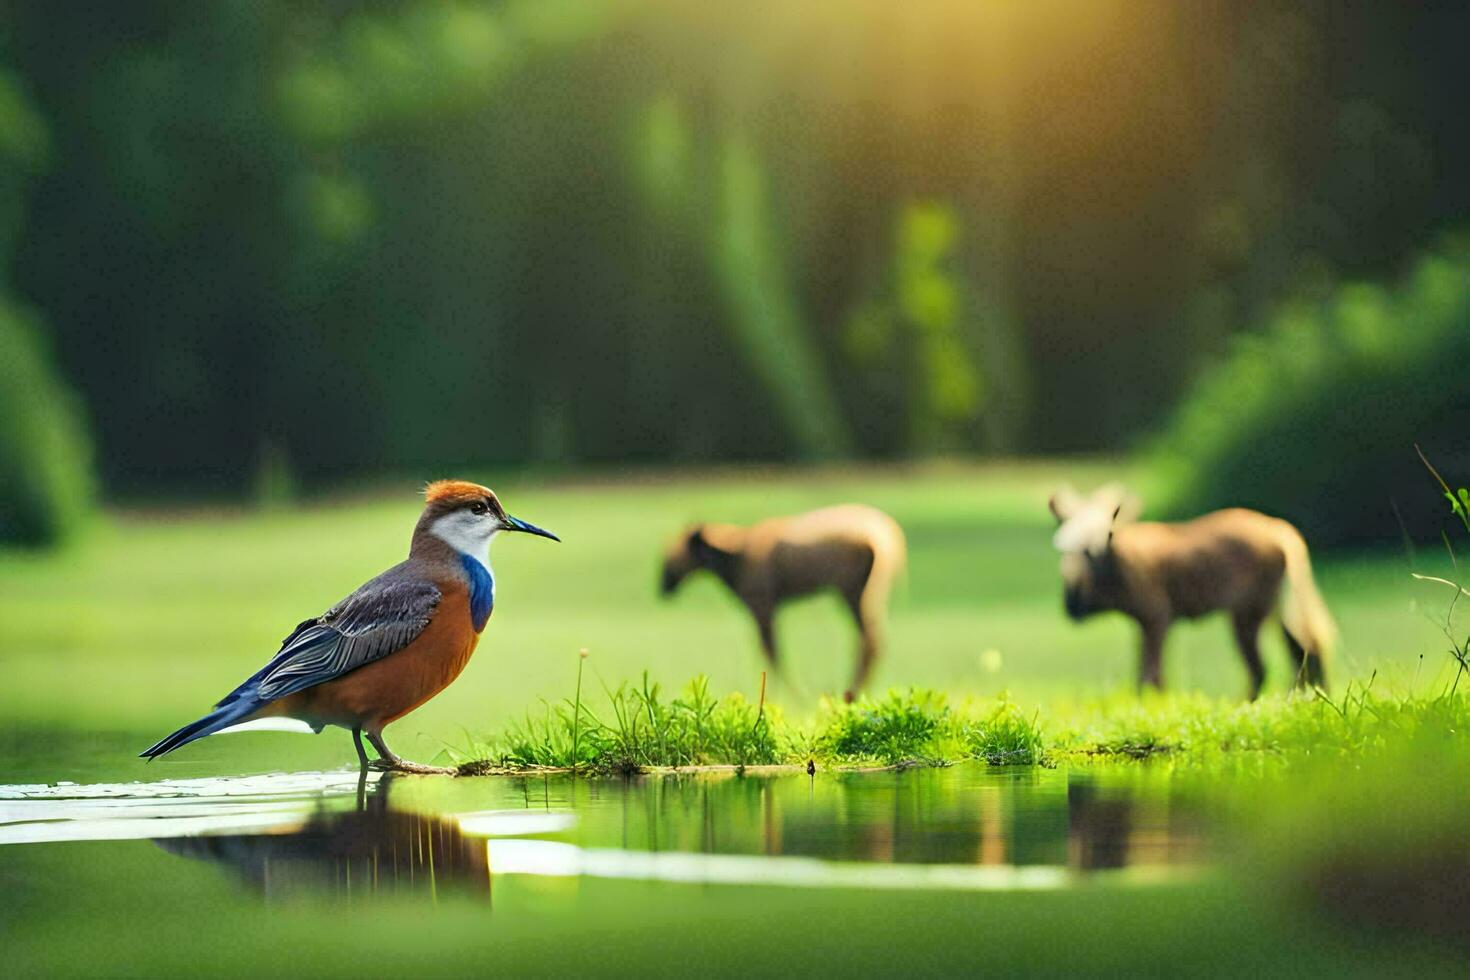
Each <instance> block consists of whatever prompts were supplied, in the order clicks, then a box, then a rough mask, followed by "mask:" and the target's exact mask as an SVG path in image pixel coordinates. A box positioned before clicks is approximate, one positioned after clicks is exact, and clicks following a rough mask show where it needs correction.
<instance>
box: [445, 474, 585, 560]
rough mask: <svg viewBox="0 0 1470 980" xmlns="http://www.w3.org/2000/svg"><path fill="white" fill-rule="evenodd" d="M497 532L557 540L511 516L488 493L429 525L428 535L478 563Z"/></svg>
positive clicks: (465, 503)
mask: <svg viewBox="0 0 1470 980" xmlns="http://www.w3.org/2000/svg"><path fill="white" fill-rule="evenodd" d="M501 531H522V532H524V533H527V534H535V535H539V536H540V537H543V538H550V539H551V540H553V541H559V540H561V539H560V538H558V537H557V536H556V535H554V534H552V533H551V532H550V531H547V530H544V529H542V528H539V527H537V526H536V525H534V524H528V523H526V522H525V521H523V520H520V519H519V518H516V517H511V516H510V515H509V514H507V513H506V512H505V508H504V507H502V506H500V501H499V500H497V499H495V496H494V495H493V494H490V493H488V491H487V495H486V496H485V497H483V498H480V499H477V500H468V501H466V502H464V503H462V504H460V505H459V506H457V507H455V508H454V509H453V510H451V511H449V512H448V513H446V514H443V515H441V516H440V517H439V518H438V519H437V520H435V521H434V523H432V524H430V525H429V533H430V534H432V535H434V536H435V537H436V538H438V539H439V540H441V541H443V542H445V543H446V544H448V545H449V546H450V547H451V548H453V549H454V550H455V551H457V552H459V553H460V554H462V555H469V556H470V557H472V558H477V559H479V560H480V562H482V563H484V562H485V561H486V557H487V556H488V554H489V552H490V542H491V541H493V540H495V535H497V534H499V533H500V532H501Z"/></svg>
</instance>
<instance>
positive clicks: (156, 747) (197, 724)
mask: <svg viewBox="0 0 1470 980" xmlns="http://www.w3.org/2000/svg"><path fill="white" fill-rule="evenodd" d="M259 707H260V705H259V704H258V703H257V702H256V701H255V700H254V699H253V698H241V699H239V700H237V701H228V702H226V703H224V704H222V705H220V706H219V707H217V708H215V709H214V710H213V711H211V712H210V713H209V714H207V715H205V716H204V717H203V718H200V719H199V720H198V721H192V722H190V723H189V724H187V725H185V726H184V727H183V728H180V729H179V730H178V731H176V732H174V733H173V734H172V735H170V736H168V737H167V738H164V739H161V740H159V741H158V742H155V743H154V744H153V745H150V746H149V747H148V748H146V749H144V750H143V751H142V752H140V753H138V757H139V758H142V759H156V758H158V757H159V756H161V755H167V754H168V753H170V752H172V751H173V750H174V749H177V748H179V747H180V746H183V745H188V744H189V743H190V742H193V741H195V740H196V739H201V738H204V737H205V736H206V735H213V734H214V733H216V732H219V731H223V730H224V729H226V728H229V727H230V726H231V725H233V724H235V723H236V722H238V721H241V720H242V719H244V718H245V717H246V716H247V715H250V714H251V713H253V712H254V711H256V710H257V709H258V708H259Z"/></svg>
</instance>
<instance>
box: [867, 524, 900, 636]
mask: <svg viewBox="0 0 1470 980" xmlns="http://www.w3.org/2000/svg"><path fill="white" fill-rule="evenodd" d="M870 543H871V545H872V548H873V567H872V568H870V569H869V570H868V581H867V583H866V584H864V586H863V594H862V599H861V606H862V615H863V621H864V622H865V623H868V624H870V627H871V628H872V629H875V630H878V631H881V630H882V629H883V626H884V623H885V621H886V620H887V613H888V595H889V593H890V592H892V590H893V583H894V581H895V580H896V579H897V578H898V577H899V575H901V574H902V573H903V570H904V564H905V563H906V562H907V560H908V544H907V543H906V542H905V541H904V537H903V528H901V527H899V526H898V522H897V521H895V520H893V519H892V518H887V519H885V520H884V521H883V522H882V523H881V524H880V525H879V526H878V527H877V528H876V529H875V530H874V532H873V535H872V540H871V542H870Z"/></svg>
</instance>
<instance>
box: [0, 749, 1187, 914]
mask: <svg viewBox="0 0 1470 980" xmlns="http://www.w3.org/2000/svg"><path fill="white" fill-rule="evenodd" d="M132 840H151V841H153V842H154V843H155V844H156V845H157V847H158V855H157V860H156V865H157V867H156V872H155V873H157V874H159V875H180V876H188V875H191V874H195V873H197V869H195V868H190V867H187V866H180V860H181V859H182V860H183V861H184V862H185V864H186V865H187V862H190V861H193V862H201V863H204V864H209V865H214V866H216V867H218V868H221V869H224V870H225V872H226V873H227V874H228V875H230V876H232V877H234V878H236V879H238V880H239V881H240V883H241V885H242V887H245V888H247V889H249V890H252V891H254V892H257V893H259V894H261V895H263V896H264V897H266V898H267V899H273V898H277V897H280V896H281V895H284V894H290V893H295V892H298V891H300V890H302V889H327V890H330V891H334V892H335V891H341V892H352V893H358V894H361V893H371V892H375V891H380V890H389V891H392V892H394V893H403V892H409V893H414V894H422V895H424V896H426V897H429V898H435V899H437V898H439V897H440V896H441V894H442V892H443V891H444V890H446V889H454V890H456V891H460V892H463V893H464V894H467V895H473V894H482V895H484V896H486V897H488V896H489V895H490V894H491V893H492V892H493V891H494V888H493V885H494V882H495V881H496V880H497V879H499V878H500V877H502V876H512V875H539V876H548V877H601V878H618V879H646V880H654V881H671V882H705V883H721V884H769V885H780V886H792V887H834V888H844V887H851V888H864V889H872V888H882V889H895V888H909V889H913V888H933V889H1051V888H1064V887H1068V886H1069V885H1071V884H1073V883H1074V882H1075V881H1076V880H1077V879H1078V877H1079V876H1082V875H1086V874H1090V873H1094V872H1120V871H1127V872H1130V873H1131V875H1132V876H1134V877H1138V878H1140V879H1148V880H1159V878H1160V877H1161V876H1162V875H1163V874H1165V873H1167V872H1169V871H1170V870H1180V869H1191V868H1196V867H1198V866H1200V865H1201V864H1202V863H1203V862H1204V861H1205V849H1204V845H1203V842H1202V838H1201V831H1200V827H1199V823H1198V819H1197V816H1196V814H1195V813H1194V812H1193V811H1192V810H1191V809H1190V808H1189V807H1187V806H1185V805H1184V804H1183V803H1181V802H1179V801H1177V800H1175V799H1174V798H1172V797H1171V796H1170V795H1169V794H1168V793H1167V792H1166V791H1164V790H1163V789H1162V788H1161V787H1158V786H1150V785H1149V784H1148V782H1147V781H1142V780H1134V781H1132V782H1130V783H1126V784H1122V783H1117V782H1112V783H1109V782H1108V781H1105V780H1101V779H1099V778H1097V777H1096V776H1094V775H1090V774H1087V773H1079V772H1068V771H1066V770H1061V769H1042V768H1034V769H1031V768H1028V769H1016V770H1007V769H990V768H986V767H982V766H976V765H965V766H956V767H952V768H943V769H909V770H906V771H899V772H837V773H818V774H816V775H807V774H806V773H802V772H783V773H778V774H771V773H760V774H744V775H740V774H736V773H734V772H729V771H721V772H702V773H692V774H674V775H653V776H635V777H630V778H612V779H594V780H588V779H578V778H572V777H570V776H566V775H556V774H553V775H539V776H511V777H477V778H465V779H458V780H447V779H435V778H423V777H396V776H379V775H377V774H369V775H368V776H365V777H363V776H359V775H357V774H355V773H344V772H332V773H296V774H277V775H261V776H248V777H238V778H192V779H172V780H164V781H159V782H151V783H123V784H118V783H113V784H106V783H103V784H85V785H81V784H64V785H25V784H21V785H9V786H0V846H20V845H27V846H32V847H64V846H66V845H67V844H68V843H75V842H78V841H132Z"/></svg>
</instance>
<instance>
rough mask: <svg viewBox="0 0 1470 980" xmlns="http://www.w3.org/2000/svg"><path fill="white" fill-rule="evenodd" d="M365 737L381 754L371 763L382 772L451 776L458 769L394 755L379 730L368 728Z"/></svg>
mask: <svg viewBox="0 0 1470 980" xmlns="http://www.w3.org/2000/svg"><path fill="white" fill-rule="evenodd" d="M367 737H368V741H369V742H372V743H373V748H375V749H377V750H378V755H380V756H382V758H380V759H378V760H377V761H376V762H373V763H371V766H372V768H374V769H378V770H381V771H383V772H411V773H417V774H419V775H423V776H453V775H456V774H457V772H458V770H455V769H447V768H445V767H444V766H426V765H424V764H423V763H421V762H408V761H407V760H404V759H400V758H398V756H396V755H394V753H393V750H392V749H390V748H388V743H387V742H385V741H383V733H382V731H381V730H379V731H374V730H373V729H371V728H370V729H368V731H367Z"/></svg>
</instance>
